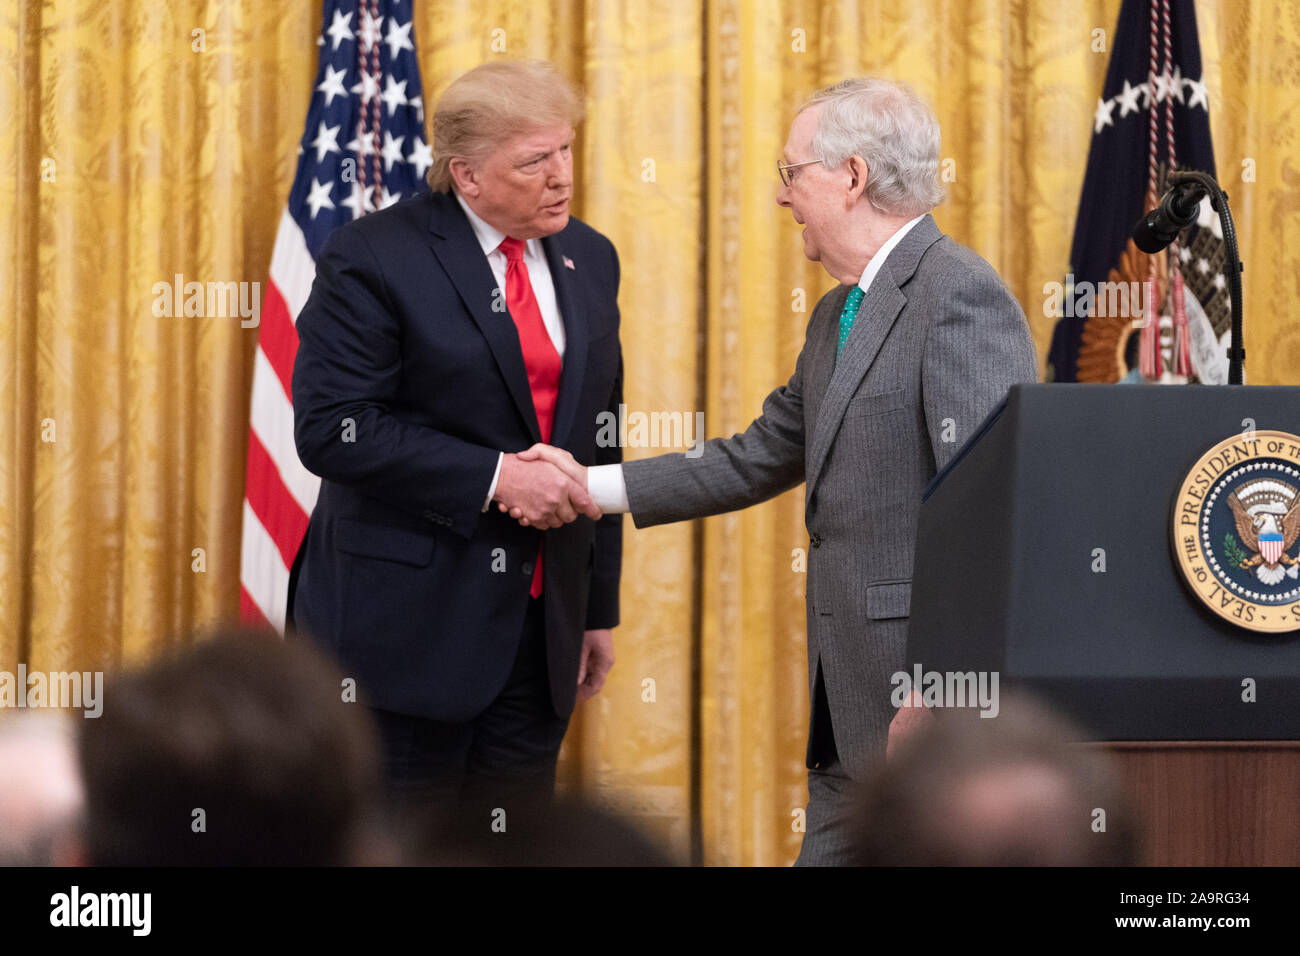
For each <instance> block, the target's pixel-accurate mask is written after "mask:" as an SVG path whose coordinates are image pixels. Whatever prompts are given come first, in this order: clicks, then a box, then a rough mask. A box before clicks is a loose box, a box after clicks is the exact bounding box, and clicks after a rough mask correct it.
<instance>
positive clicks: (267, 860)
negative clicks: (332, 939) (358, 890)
mask: <svg viewBox="0 0 1300 956" xmlns="http://www.w3.org/2000/svg"><path fill="white" fill-rule="evenodd" d="M196 640H197V643H195V644H194V645H193V646H191V647H188V648H186V649H184V650H182V651H179V652H175V653H170V654H167V655H166V656H164V657H162V658H159V659H157V660H155V661H153V662H151V663H150V664H149V665H148V666H146V667H144V668H141V669H139V670H135V671H128V672H124V673H120V674H116V675H109V676H108V678H107V681H106V689H105V695H104V696H105V704H104V713H103V715H102V716H101V717H99V718H97V719H94V720H83V721H81V722H80V723H81V767H82V772H83V776H84V780H85V789H86V831H85V855H86V862H88V863H90V864H92V865H110V866H124V865H125V866H136V865H145V866H169V865H180V866H185V865H248V864H253V865H305V866H312V865H331V864H349V863H368V862H371V863H372V862H387V861H386V860H385V859H384V853H383V843H382V840H381V839H380V838H379V836H378V834H377V833H376V831H375V828H374V827H373V825H372V824H373V817H372V814H373V811H374V809H375V801H376V796H377V792H378V786H379V772H378V762H377V758H376V740H375V731H374V728H373V726H372V725H371V723H370V718H369V715H368V714H367V712H366V711H365V709H364V708H363V707H362V706H361V705H360V704H356V703H348V702H344V700H343V690H342V676H341V675H340V674H339V673H338V672H337V670H336V669H335V668H334V666H333V665H332V664H329V663H327V662H326V661H325V659H324V658H322V657H321V656H320V655H319V653H318V652H317V651H315V650H314V649H313V648H311V647H310V646H309V645H307V644H305V643H303V642H285V641H283V640H281V639H280V638H279V637H277V636H276V635H274V634H271V633H269V632H267V633H264V632H249V631H240V630H227V631H224V632H219V633H216V634H214V635H210V636H204V635H199V636H198V637H197V638H196Z"/></svg>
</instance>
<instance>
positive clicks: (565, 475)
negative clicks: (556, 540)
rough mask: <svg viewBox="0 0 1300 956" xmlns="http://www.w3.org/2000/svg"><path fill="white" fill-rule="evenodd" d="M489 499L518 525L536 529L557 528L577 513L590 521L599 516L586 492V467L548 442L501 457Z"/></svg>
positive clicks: (598, 511) (575, 516) (571, 519)
mask: <svg viewBox="0 0 1300 956" xmlns="http://www.w3.org/2000/svg"><path fill="white" fill-rule="evenodd" d="M492 500H493V501H495V502H496V503H497V508H498V509H499V510H500V511H502V512H503V513H506V514H509V515H510V517H512V518H514V519H515V520H516V521H518V522H519V523H520V524H521V525H525V526H528V525H533V526H536V527H538V528H559V527H561V526H562V525H566V524H568V523H569V522H570V521H573V520H575V519H576V518H577V517H578V515H579V514H585V515H586V516H587V517H588V518H590V519H591V520H593V521H596V520H599V519H600V516H601V511H600V509H599V508H597V507H596V503H595V502H594V501H593V500H592V499H591V495H589V494H587V467H586V466H585V465H580V464H578V463H577V461H575V460H574V458H573V456H572V455H571V454H569V453H568V452H567V451H565V450H564V449H562V448H553V447H551V446H550V445H542V444H537V445H534V446H533V447H532V448H529V449H528V450H527V451H521V452H519V453H517V454H507V455H505V456H503V457H502V459H501V474H500V475H499V476H498V477H497V487H496V492H495V493H494V494H493V495H492Z"/></svg>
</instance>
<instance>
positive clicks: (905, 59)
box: [0, 0, 1300, 864]
mask: <svg viewBox="0 0 1300 956" xmlns="http://www.w3.org/2000/svg"><path fill="white" fill-rule="evenodd" d="M415 8H416V11H415V14H416V26H415V35H416V38H417V44H418V46H417V49H418V52H419V55H420V61H421V65H422V73H423V77H424V84H425V89H424V92H425V99H426V102H427V103H430V104H431V103H433V102H434V100H435V99H436V97H437V95H438V94H439V93H440V92H441V90H442V89H443V88H445V86H446V84H447V83H448V82H449V81H450V80H451V78H452V77H454V76H455V75H457V74H458V73H460V72H461V71H463V70H465V69H467V68H469V67H471V66H473V65H475V64H477V63H480V62H482V61H484V60H485V59H488V58H491V57H494V56H500V55H506V56H540V57H546V58H549V59H552V60H554V61H555V62H556V63H557V64H558V65H559V67H560V68H561V69H562V70H563V71H564V72H565V73H567V74H568V75H569V76H571V77H572V78H573V79H575V80H577V81H579V82H580V83H581V84H582V85H583V86H584V87H585V88H586V90H587V93H588V105H589V114H588V119H587V123H586V126H585V129H584V130H583V132H582V134H581V137H580V155H581V157H582V161H581V165H580V169H579V171H578V177H579V179H578V184H577V212H578V214H579V215H580V216H581V217H582V218H583V219H585V220H587V221H588V222H590V223H592V224H593V225H594V226H595V227H596V228H598V229H600V230H601V231H603V232H605V233H606V234H607V235H609V236H610V237H611V239H613V241H614V242H615V244H616V245H617V247H618V249H619V253H620V257H621V260H622V265H623V285H622V294H621V298H620V301H621V306H622V311H623V346H624V352H625V357H626V367H627V395H626V400H627V403H628V406H629V408H630V409H633V410H644V411H650V410H663V411H671V410H678V411H694V410H696V409H700V410H703V411H704V412H705V413H706V428H707V432H708V434H710V435H720V434H730V433H732V432H734V431H736V430H739V429H742V428H744V427H745V425H746V424H748V422H749V421H750V420H751V419H752V418H753V416H754V415H755V414H756V413H757V412H758V409H759V407H760V405H761V402H762V399H763V397H764V395H766V393H767V392H768V391H769V390H770V389H771V388H773V387H774V386H776V385H778V384H780V383H782V382H784V381H785V380H786V378H788V376H789V375H790V373H791V371H792V369H793V366H794V359H795V356H796V355H797V353H798V350H799V347H800V343H801V341H802V337H803V330H804V327H805V325H806V322H807V319H808V315H809V312H810V310H811V307H812V305H813V304H814V303H815V302H816V300H817V298H818V296H820V295H821V294H822V293H823V292H824V291H825V290H826V289H828V288H829V287H830V286H831V285H832V284H833V283H832V280H830V279H829V277H827V276H826V274H825V273H824V272H822V271H821V269H820V268H819V267H817V266H815V265H813V264H810V263H808V262H806V261H804V259H803V257H802V255H801V253H800V251H799V245H798V233H797V227H796V226H795V225H794V224H793V222H792V221H791V219H790V217H789V215H788V213H786V212H784V211H783V210H780V209H779V208H777V207H776V205H775V203H774V201H773V196H774V190H775V170H774V169H773V164H774V162H775V160H776V158H777V156H778V154H779V153H780V149H781V146H782V144H783V142H784V139H785V135H786V132H787V128H788V125H789V122H790V119H791V117H792V114H793V110H794V108H795V107H796V106H797V105H798V103H799V102H800V101H801V100H802V99H803V98H804V97H805V96H806V95H807V94H809V93H810V92H811V91H812V90H814V89H815V88H817V87H818V86H821V85H824V84H826V83H829V82H833V81H835V80H837V79H840V78H842V77H844V76H848V75H852V74H859V73H863V72H878V73H882V74H885V75H889V76H893V77H896V78H899V79H902V80H905V81H907V82H908V83H910V84H912V85H913V86H914V87H915V88H916V89H917V90H918V91H919V92H920V93H921V94H922V95H923V96H925V97H926V98H927V99H929V100H930V102H932V103H933V104H934V106H935V108H936V110H937V112H938V115H939V119H940V123H941V125H942V129H943V138H944V142H943V155H944V157H945V159H948V160H951V164H950V165H949V167H948V168H949V170H950V171H951V172H952V173H953V174H954V175H955V179H953V181H951V182H949V184H948V188H949V200H948V202H947V203H946V204H945V205H944V206H943V207H941V208H940V210H938V212H937V215H936V218H937V219H938V221H939V224H940V226H941V227H942V228H943V229H944V230H945V231H947V232H949V233H951V234H952V235H953V236H954V237H955V238H956V239H958V240H959V241H961V242H963V243H965V244H966V245H969V246H971V247H973V248H974V249H975V250H977V251H978V252H979V253H980V254H982V255H983V256H984V257H985V258H987V259H989V260H990V261H991V262H992V263H993V264H994V266H995V267H997V268H998V270H999V271H1000V272H1001V274H1002V275H1003V276H1004V277H1005V279H1006V281H1007V282H1008V284H1009V285H1010V287H1011V289H1012V291H1013V292H1014V293H1015V294H1016V296H1017V297H1018V298H1019V299H1020V302H1021V304H1022V305H1023V306H1024V309H1025V312H1026V313H1027V314H1028V316H1029V320H1030V324H1031V326H1032V329H1033V333H1034V337H1035V340H1036V342H1037V344H1038V347H1039V351H1040V354H1043V353H1045V351H1046V347H1047V343H1048V339H1049V337H1050V334H1051V326H1052V321H1053V320H1052V319H1051V318H1049V317H1047V316H1046V315H1045V314H1044V307H1043V303H1044V301H1045V296H1044V293H1043V286H1044V284H1045V283H1048V282H1053V281H1059V280H1060V279H1061V277H1062V274H1063V273H1064V272H1065V270H1066V267H1067V264H1068V255H1069V244H1070V236H1071V232H1072V229H1073V221H1074V215H1075V209H1076V204H1077V201H1078V195H1079V189H1080V186H1081V183H1082V177H1083V170H1084V165H1085V162H1086V156H1087V148H1088V143H1089V138H1090V135H1091V132H1092V115H1093V110H1094V108H1095V104H1096V101H1097V97H1098V95H1099V92H1100V89H1101V84H1102V80H1103V78H1104V74H1105V67H1106V62H1107V57H1106V55H1105V54H1104V53H1098V52H1093V46H1094V43H1095V39H1096V35H1095V34H1094V33H1093V31H1094V30H1097V29H1100V30H1102V31H1105V37H1106V38H1107V41H1109V37H1110V34H1111V32H1112V31H1113V29H1114V25H1115V18H1116V15H1117V12H1118V9H1119V0H1104V2H1102V0H1085V2H1079V0H1015V2H1011V3H1003V2H1001V0H907V2H903V0H889V2H885V0H876V2H871V0H861V2H856V3H855V2H842V3H836V4H827V3H824V2H821V0H751V2H745V0H680V2H673V3H663V2H651V0H621V2H617V3H615V2H612V0H552V2H551V3H549V4H537V3H534V2H531V0H437V2H431V0H415ZM1197 13H1198V16H1199V21H1200V40H1201V49H1202V54H1203V57H1204V60H1205V73H1206V79H1207V81H1208V85H1209V90H1210V107H1211V114H1210V115H1211V125H1212V130H1213V134H1214V141H1215V150H1216V159H1217V161H1218V167H1219V173H1220V177H1221V179H1222V180H1223V182H1224V183H1225V186H1226V188H1227V189H1228V190H1229V192H1230V193H1231V196H1232V200H1233V207H1234V212H1235V214H1236V217H1237V221H1238V228H1239V230H1240V232H1241V245H1242V255H1243V258H1244V259H1245V261H1246V263H1247V265H1248V269H1247V272H1246V274H1245V289H1246V299H1245V307H1246V313H1247V322H1248V326H1247V328H1248V333H1249V339H1248V347H1249V350H1250V351H1249V364H1248V370H1249V371H1248V376H1249V381H1250V382H1251V383H1254V384H1295V383H1296V381H1297V378H1298V375H1300V321H1297V318H1296V314H1295V310H1294V308H1293V306H1292V302H1293V301H1294V300H1295V298H1296V297H1297V295H1300V269H1297V268H1296V263H1295V257H1294V253H1291V254H1290V255H1288V250H1294V249H1296V248H1300V165H1298V164H1297V163H1296V161H1294V160H1293V159H1292V158H1291V156H1290V153H1291V152H1294V150H1295V147H1296V145H1297V140H1298V139H1300V116H1298V115H1297V107H1296V104H1297V103H1300V74H1297V72H1296V69H1295V65H1294V64H1295V63H1296V62H1297V60H1300V3H1296V2H1294V0H1292V2H1282V0H1258V2H1249V3H1246V2H1241V0H1205V2H1198V3H1197ZM319 28H320V9H319V4H317V3H310V2H309V3H265V2H255V0H206V2H205V0H176V2H172V3H167V4H141V3H137V2H134V0H44V2H37V0H21V2H20V3H18V4H17V5H14V4H10V5H7V6H6V8H5V11H4V12H3V13H0V52H2V54H3V56H2V57H0V108H2V109H3V115H5V116H6V117H8V118H9V123H8V129H9V130H10V134H9V141H8V142H7V143H6V146H7V148H6V149H4V150H3V152H0V170H2V172H3V176H4V178H5V180H6V181H7V182H9V183H12V184H13V189H12V191H10V190H8V189H6V190H4V191H0V229H2V230H3V235H4V238H5V244H4V245H5V250H4V254H3V255H2V256H0V307H2V308H3V309H4V310H5V313H6V315H7V319H6V321H5V322H4V323H3V324H2V325H0V402H2V403H3V412H2V413H0V669H7V670H13V669H15V668H16V666H17V662H18V660H20V659H24V660H26V661H28V663H29V666H30V667H32V668H33V669H43V670H52V669H60V670H61V669H78V670H86V669H98V668H101V667H107V666H111V665H112V664H113V663H115V662H117V661H120V660H123V659H127V660H134V659H140V658H145V657H148V656H149V655H151V654H152V653H154V652H155V651H156V650H157V649H159V648H160V647H162V646H164V645H166V644H167V643H169V642H172V641H177V640H182V639H183V638H184V635H185V634H186V632H187V631H189V630H190V629H192V628H194V627H196V626H199V625H204V624H209V623H212V622H214V621H216V620H219V619H222V618H226V617H230V616H232V615H233V614H234V613H235V610H236V608H237V604H238V577H239V534H240V524H241V513H242V495H243V474H244V466H243V461H244V450H245V442H246V434H247V422H248V395H249V387H250V383H251V375H252V358H253V354H254V350H255V346H256V330H254V329H243V328H241V327H240V325H239V323H238V321H236V320H231V319H214V318H190V319H186V318H157V317H155V316H154V315H153V312H152V310H151V302H152V299H153V294H152V288H153V285H154V283H156V282H160V281H161V282H168V281H171V280H172V277H173V276H175V275H177V274H180V275H183V276H185V277H186V279H187V280H188V279H196V280H199V281H212V280H216V281H227V280H229V281H249V282H253V281H256V282H261V283H265V280H266V273H267V268H268V265H269V260H270V253H271V246H272V242H273V240H274V236H275V230H276V225H277V220H278V216H279V210H280V209H281V208H282V207H283V205H284V202H285V197H286V196H287V193H288V189H289V185H290V183H291V182H292V178H293V172H294V166H295V160H296V156H295V154H296V149H297V142H298V139H299V138H300V136H301V134H302V127H303V122H304V111H305V107H306V104H307V100H308V98H309V96H310V93H311V86H312V81H313V76H314V68H315V61H316V46H315V40H316V37H317V36H318V31H319ZM195 31H202V32H201V33H196V32H195ZM502 43H504V46H505V50H504V52H501V51H500V47H501V45H502ZM200 47H201V49H199V48H200ZM1107 48H1109V42H1107ZM649 453H650V452H648V451H646V450H632V451H631V452H630V454H631V455H633V456H638V455H644V454H649ZM801 501H802V499H801V491H793V492H790V493H789V494H786V495H783V496H782V497H780V498H779V499H777V500H776V501H773V502H769V503H767V504H765V505H763V506H761V507H758V508H754V509H751V510H750V511H748V512H743V513H739V514H733V515H726V516H720V517H717V518H712V519H708V520H706V521H704V522H697V523H694V524H693V525H681V526H669V527H663V528H656V529H652V530H647V531H635V530H633V529H632V526H631V522H630V521H629V522H628V524H627V528H628V532H627V539H626V556H625V565H624V566H625V573H624V578H623V608H624V610H623V622H624V623H623V625H622V626H621V627H620V628H619V629H618V631H617V632H616V644H617V655H618V664H617V666H616V668H615V671H614V674H613V675H612V677H611V679H610V682H609V684H608V685H607V687H606V689H605V692H604V693H603V694H602V695H601V696H600V697H599V698H597V700H595V701H593V702H590V703H587V704H585V705H582V706H581V707H580V709H579V712H578V713H577V715H576V716H575V719H574V722H573V725H572V729H571V730H570V733H569V736H568V739H567V740H566V744H565V750H564V754H563V758H562V774H561V780H562V784H563V785H564V786H568V787H581V788H582V789H584V790H586V791H587V792H590V793H594V794H599V795H603V796H608V797H611V798H613V799H616V800H618V801H619V802H620V803H621V804H622V805H623V806H624V807H625V808H627V809H628V810H629V811H630V812H632V813H634V814H635V815H636V816H637V817H638V818H639V819H640V820H641V821H642V822H643V823H644V824H645V825H646V826H648V827H650V828H651V829H653V830H655V831H656V832H659V833H660V834H662V835H663V836H664V837H665V838H667V839H668V840H670V841H671V842H672V844H673V845H674V846H675V847H676V848H677V849H678V850H679V851H680V852H682V853H684V854H693V855H694V856H695V858H696V859H699V860H702V861H703V862H706V863H712V864H783V863H788V862H790V861H791V860H792V859H793V858H794V855H795V853H796V852H797V849H798V845H799V839H800V835H799V834H798V833H797V832H795V829H794V822H795V817H794V811H795V810H796V809H798V808H800V807H802V806H803V804H804V802H805V800H806V796H807V794H806V788H805V780H804V770H803V744H804V738H805V732H806V725H807V708H808V702H807V691H806V688H807V684H806V674H805V669H806V665H805V656H804V618H803V613H804V612H803V593H804V575H803V574H802V573H801V572H800V571H799V570H798V568H799V549H801V548H804V547H806V544H807V539H806V536H805V534H804V531H803V527H802V515H801Z"/></svg>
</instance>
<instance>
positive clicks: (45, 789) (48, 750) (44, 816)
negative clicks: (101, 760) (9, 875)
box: [0, 711, 83, 866]
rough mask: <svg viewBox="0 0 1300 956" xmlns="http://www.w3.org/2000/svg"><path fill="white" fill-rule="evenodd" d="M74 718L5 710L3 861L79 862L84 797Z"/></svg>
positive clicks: (0, 719)
mask: <svg viewBox="0 0 1300 956" xmlns="http://www.w3.org/2000/svg"><path fill="white" fill-rule="evenodd" d="M74 719H75V718H72V717H69V716H67V715H65V714H63V713H60V712H57V711H9V712H2V713H0V866H59V865H65V864H68V863H73V862H76V859H77V852H78V851H77V832H78V828H79V826H80V822H81V820H80V817H81V812H82V806H83V799H82V791H81V775H80V773H79V772H78V770H77V738H76V727H75V725H74V723H73V721H74Z"/></svg>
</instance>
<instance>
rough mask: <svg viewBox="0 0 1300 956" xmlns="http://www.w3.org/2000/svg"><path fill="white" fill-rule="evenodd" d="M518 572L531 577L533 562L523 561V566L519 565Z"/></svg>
mask: <svg viewBox="0 0 1300 956" xmlns="http://www.w3.org/2000/svg"><path fill="white" fill-rule="evenodd" d="M519 570H520V571H521V572H523V573H524V574H527V575H531V574H532V573H533V562H531V561H525V562H524V563H523V564H521V565H519Z"/></svg>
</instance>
